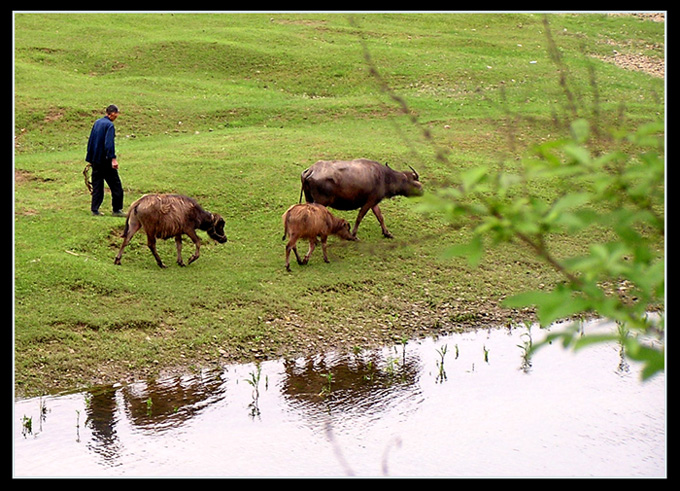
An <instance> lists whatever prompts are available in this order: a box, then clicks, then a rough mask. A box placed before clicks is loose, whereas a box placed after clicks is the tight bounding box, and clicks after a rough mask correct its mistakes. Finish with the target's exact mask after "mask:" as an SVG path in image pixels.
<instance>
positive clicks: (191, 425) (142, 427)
mask: <svg viewBox="0 0 680 491" xmlns="http://www.w3.org/2000/svg"><path fill="white" fill-rule="evenodd" d="M536 331H538V329H537V328H534V329H533V330H532V335H533V337H534V338H536V337H537V336H538V335H540V334H539V333H537V332H536ZM527 340H528V330H527V329H525V328H524V327H522V328H515V329H511V330H510V329H490V330H478V331H473V332H464V333H460V334H454V335H450V336H446V337H441V338H438V339H424V340H420V341H409V342H408V343H407V344H406V345H405V346H402V345H399V346H394V347H389V348H385V349H383V350H378V351H370V352H368V351H364V352H360V353H346V354H340V353H329V354H323V355H319V356H316V357H311V358H305V359H297V360H288V361H286V360H277V361H267V362H263V363H261V364H260V365H259V367H258V366H256V365H254V364H248V365H234V366H227V367H225V368H224V369H222V370H218V371H209V372H202V373H200V374H192V375H187V376H177V377H171V378H167V379H162V380H156V381H147V382H139V383H134V384H130V385H126V386H113V387H97V388H95V389H92V390H90V391H88V392H80V393H74V394H66V395H57V396H49V397H43V398H34V399H26V400H19V401H16V402H15V408H14V423H15V431H14V475H15V476H16V477H23V476H69V477H72V476H73V477H80V476H83V477H85V476H99V477H112V476H119V477H152V476H168V477H215V476H217V477H268V476H271V477H298V476H299V477H317V476H318V477H336V476H338V477H345V476H394V477H400V476H407V477H411V476H423V477H438V476H444V477H513V476H548V477H571V476H575V477H582V476H602V477H619V476H622V477H626V476H641V477H642V476H644V477H665V476H666V424H665V422H666V397H665V376H664V375H663V374H662V375H659V376H656V377H655V378H653V379H652V380H650V381H648V382H645V383H642V382H641V381H640V377H639V367H638V366H637V365H633V364H630V365H628V364H627V363H625V361H624V362H623V363H622V358H621V355H620V350H619V347H618V346H617V345H615V344H612V345H601V346H595V347H591V348H588V349H585V350H582V351H579V352H578V353H576V354H575V353H573V352H570V351H565V350H563V349H562V348H561V347H560V346H547V347H545V348H543V349H541V350H539V351H538V352H537V353H536V354H535V355H534V356H533V357H532V359H531V366H530V367H529V366H528V365H526V364H525V360H524V358H523V354H524V350H523V348H522V346H524V344H525V342H526V341H527ZM442 360H443V365H442ZM258 374H259V379H258ZM24 418H28V419H30V421H31V431H30V432H28V431H27V430H26V428H25V426H24V425H23V424H22V421H23V420H24Z"/></svg>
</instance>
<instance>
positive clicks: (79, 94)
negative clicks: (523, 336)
mask: <svg viewBox="0 0 680 491" xmlns="http://www.w3.org/2000/svg"><path fill="white" fill-rule="evenodd" d="M549 20H550V25H551V31H552V33H553V36H554V38H555V41H556V43H557V45H558V47H559V50H560V53H561V56H562V58H563V60H564V61H565V63H566V64H567V66H568V68H569V74H568V75H569V80H570V84H572V85H571V86H570V87H571V88H572V89H573V90H574V93H575V94H576V96H577V97H578V104H579V111H580V112H581V113H582V114H583V115H585V116H587V117H590V116H593V115H595V114H597V115H598V117H599V124H601V125H602V126H603V127H610V126H613V125H617V126H630V125H634V124H635V123H636V122H640V121H645V120H648V119H654V118H658V117H659V115H660V114H661V115H662V114H663V111H664V108H663V97H664V80H663V78H659V77H656V76H654V75H650V74H649V73H645V72H643V71H640V70H630V69H626V68H622V67H621V66H617V64H615V63H613V62H612V61H614V60H612V56H613V55H612V52H613V49H616V50H617V51H618V52H619V54H620V55H626V54H629V55H631V56H632V55H635V56H636V57H642V59H644V60H646V61H647V62H649V63H652V64H657V65H658V64H659V63H660V62H662V60H663V56H664V24H663V23H657V22H651V21H648V20H644V19H639V18H634V17H623V16H608V15H552V16H550V17H549ZM14 21H15V25H14V40H15V48H14V57H15V59H14V104H15V107H14V122H15V160H14V168H15V182H14V186H15V202H14V206H15V221H14V227H15V258H14V268H15V272H14V281H15V306H14V309H15V310H14V314H15V357H16V359H15V376H16V388H17V391H18V392H19V393H22V394H37V393H41V392H44V391H50V390H56V389H64V388H70V387H75V386H81V385H87V384H92V383H97V382H111V381H124V380H127V379H130V378H133V377H138V376H149V375H153V374H156V373H159V372H161V371H164V370H170V369H173V368H180V369H188V368H191V367H200V366H207V365H215V364H220V363H225V362H228V361H233V360H251V359H256V358H258V359H261V358H264V357H272V356H293V355H295V354H299V353H304V352H307V351H314V350H317V349H324V348H328V347H339V348H342V349H350V348H353V347H367V346H370V345H373V344H376V343H381V342H385V341H395V340H397V341H398V340H402V339H406V338H408V337H410V336H413V335H431V334H436V333H438V332H441V331H444V330H450V329H457V328H463V327H465V326H469V325H489V324H492V325H502V324H503V323H506V322H511V321H513V320H515V319H519V318H521V316H522V315H523V314H522V313H518V312H512V311H504V310H502V309H500V308H499V307H498V302H499V300H500V299H502V298H503V297H504V296H506V295H508V294H511V293H516V292H518V291H522V290H524V289H528V288H537V287H539V286H540V285H541V284H543V285H547V284H551V283H552V282H554V281H556V279H557V277H556V276H555V275H554V273H553V272H552V271H550V270H549V269H547V268H545V267H544V266H543V265H541V263H540V262H539V261H538V260H536V259H535V258H533V257H532V256H531V254H530V253H529V252H528V251H525V250H523V249H521V248H519V247H517V248H513V247H505V248H503V249H499V250H497V251H496V252H494V253H493V254H492V255H490V256H488V257H486V258H485V261H484V262H483V263H482V264H481V265H480V266H479V267H478V268H474V269H473V268H470V267H469V266H468V265H467V263H466V262H465V261H463V260H458V259H455V260H451V259H445V258H443V257H442V254H441V253H442V251H443V250H444V249H445V248H446V246H447V245H449V244H452V243H456V242H461V241H464V240H466V238H467V237H468V233H469V230H468V228H467V227H466V226H465V225H466V224H457V225H456V226H451V225H450V224H448V223H447V222H446V220H445V219H444V218H443V217H440V216H436V215H425V214H423V213H422V212H420V211H418V207H417V204H418V200H417V199H405V198H396V199H394V200H391V201H389V202H385V203H384V204H383V205H382V208H383V213H384V215H385V218H386V221H387V225H388V227H389V228H390V230H391V231H392V233H393V234H394V235H395V237H396V238H395V239H393V240H387V239H384V238H383V237H382V235H381V234H380V229H379V227H378V226H377V221H376V220H375V219H374V218H373V216H372V215H369V216H367V217H366V219H365V220H364V222H363V223H362V225H361V227H360V229H359V236H360V238H361V241H360V242H356V243H348V242H341V241H339V240H334V239H331V240H330V242H329V244H330V245H329V256H330V260H331V263H330V264H324V263H323V261H322V259H321V251H317V252H316V253H315V254H314V255H313V256H312V259H311V261H310V264H309V265H308V266H306V267H298V266H297V265H293V266H292V269H293V271H292V272H291V273H286V272H285V270H284V262H283V261H284V256H283V255H284V243H283V242H282V241H281V234H282V227H281V214H282V213H283V212H284V211H285V210H286V209H287V207H288V206H290V205H291V204H294V203H296V202H297V200H298V197H299V192H300V181H299V175H300V172H301V171H302V170H303V169H305V168H306V167H307V166H309V165H311V164H312V163H314V162H315V161H316V160H319V159H336V158H337V159H340V158H355V157H366V158H372V159H375V160H379V161H381V162H389V163H390V165H391V166H392V167H394V168H397V169H401V168H403V169H406V168H407V167H406V166H407V165H408V164H410V165H412V166H414V167H415V168H416V169H417V170H418V171H419V173H420V174H421V180H422V181H423V184H424V186H425V188H426V189H430V190H432V189H435V188H437V187H439V186H442V185H445V184H447V183H456V182H457V180H458V176H459V174H460V172H461V171H462V170H464V169H466V168H468V167H470V166H474V165H478V164H479V163H482V162H485V163H496V162H498V163H500V162H505V165H516V162H517V159H518V158H519V157H521V156H522V155H523V154H524V152H525V150H526V149H527V147H528V146H529V145H531V144H532V143H535V142H540V141H544V140H546V139H550V138H555V137H557V136H558V135H559V132H560V128H561V126H560V125H559V124H556V123H555V122H556V121H558V122H559V121H565V120H566V117H567V115H566V110H565V101H564V92H563V88H562V87H561V86H560V83H559V74H558V73H557V70H556V66H555V64H554V63H553V62H552V61H551V59H550V53H549V50H548V49H547V47H548V43H547V41H546V35H545V26H544V24H543V17H542V16H541V15H532V14H468V15H462V14H437V15H434V14H433V15H430V14H427V15H425V14H408V15H406V14H361V15H359V14H356V15H353V16H352V18H351V19H350V17H349V16H347V15H343V14H313V15H312V14H305V15H302V14H293V13H277V14H16V15H15V17H14ZM362 43H363V44H362ZM364 46H365V47H366V49H367V50H368V52H369V53H370V56H371V60H372V62H373V63H374V67H375V68H376V69H377V71H378V72H379V73H380V74H381V76H382V77H384V79H385V81H386V82H387V83H388V84H389V86H390V87H391V88H393V89H394V90H395V91H396V93H398V94H399V95H400V96H401V97H403V98H404V100H405V101H406V102H407V104H408V107H409V111H410V115H409V116H415V117H416V118H417V120H418V122H419V124H420V125H421V126H420V127H419V126H416V125H414V124H412V122H411V119H410V117H409V116H407V115H404V114H403V113H402V112H401V110H400V107H399V106H398V105H397V104H395V102H394V101H393V100H391V99H390V97H389V96H388V95H386V94H384V93H383V92H382V91H381V90H380V86H379V84H378V83H377V82H376V79H375V77H373V76H372V75H371V73H370V70H369V66H368V64H367V61H366V59H365V57H364V49H363V47H364ZM592 73H595V77H596V84H595V85H594V84H593V83H592V82H593V76H592ZM593 86H595V87H596V88H597V98H596V97H595V95H594V92H593ZM596 101H597V104H595V102H596ZM111 103H115V104H117V105H118V106H119V107H120V109H121V116H120V117H119V118H118V119H117V120H116V123H115V124H116V129H117V150H118V155H119V162H120V165H121V169H120V174H121V178H122V181H123V185H124V188H125V192H126V196H125V205H126V206H127V205H129V204H130V203H131V202H132V201H134V200H135V199H137V198H138V197H140V196H141V195H142V194H144V193H150V192H177V193H182V194H187V195H190V196H193V197H195V198H196V199H198V201H199V202H200V203H201V204H202V205H203V206H204V207H205V208H207V209H208V210H210V211H214V212H218V213H220V214H222V215H223V216H224V217H225V219H226V221H227V228H226V231H227V235H228V237H229V242H227V243H226V244H217V243H215V242H213V241H211V240H210V239H208V237H207V236H206V235H205V234H202V233H201V237H202V239H203V244H204V245H203V247H202V249H201V252H202V254H201V258H200V259H199V260H198V261H197V262H195V263H193V264H191V265H190V266H188V267H186V268H180V267H178V266H176V265H175V264H174V260H173V257H174V242H173V241H167V242H161V243H159V253H160V255H161V256H162V257H163V258H165V259H166V264H168V265H171V266H170V267H169V268H167V269H165V270H160V269H159V268H158V267H157V266H156V264H155V261H154V260H153V258H152V257H151V254H150V253H149V251H148V249H147V248H146V245H145V242H146V241H145V238H144V234H143V233H140V234H138V235H137V236H136V237H135V238H134V239H133V241H132V243H131V244H130V246H129V247H128V248H127V249H126V252H125V254H124V256H123V260H122V265H121V266H114V264H113V258H114V256H115V254H116V252H117V249H118V247H119V246H120V242H121V240H120V238H119V235H120V233H121V231H122V229H123V225H124V219H121V218H115V217H111V216H105V217H91V216H90V214H89V195H88V193H87V190H86V188H85V185H84V182H83V176H82V174H81V172H82V170H83V167H84V165H85V162H84V156H85V146H86V143H87V138H88V135H89V130H90V127H91V125H92V123H93V121H94V120H95V119H96V118H98V117H100V115H101V114H102V111H103V109H104V107H106V106H107V105H108V104H111ZM594 108H597V109H598V111H597V112H595V111H594ZM519 116H521V117H519ZM423 128H424V129H426V130H428V131H429V132H430V135H431V139H427V138H424V137H423V131H422V129H423ZM442 149H443V150H445V151H446V152H448V153H447V163H443V162H442V161H440V160H438V159H437V158H436V152H437V151H440V150H442ZM545 192H546V193H547V194H550V193H554V192H555V189H554V188H553V187H552V186H551V183H545ZM109 206H110V195H108V194H107V196H106V198H105V201H104V205H103V206H102V210H103V211H107V212H108V211H109V209H108V207H109ZM335 213H336V214H337V215H340V216H343V217H345V218H347V219H348V220H350V221H353V220H354V217H355V216H356V213H355V212H335ZM109 214H110V213H109ZM589 239H590V238H589V237H556V238H555V244H554V247H555V248H556V250H560V248H565V249H568V250H572V249H574V248H579V247H585V246H586V245H587V242H588V240H589ZM191 247H192V246H191V244H190V242H189V241H188V240H186V241H185V248H184V250H185V257H188V255H189V254H190V250H191ZM302 249H303V250H305V249H306V245H302Z"/></svg>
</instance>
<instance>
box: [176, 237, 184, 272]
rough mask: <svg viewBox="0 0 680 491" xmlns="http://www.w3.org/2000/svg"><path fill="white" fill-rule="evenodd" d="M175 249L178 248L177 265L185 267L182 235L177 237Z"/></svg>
mask: <svg viewBox="0 0 680 491" xmlns="http://www.w3.org/2000/svg"><path fill="white" fill-rule="evenodd" d="M175 247H176V248H177V264H179V265H180V266H184V261H183V260H182V235H181V234H180V235H175Z"/></svg>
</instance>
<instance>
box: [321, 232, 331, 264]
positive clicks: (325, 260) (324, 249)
mask: <svg viewBox="0 0 680 491" xmlns="http://www.w3.org/2000/svg"><path fill="white" fill-rule="evenodd" d="M326 240H328V237H325V236H324V237H321V250H322V251H323V261H324V262H325V263H329V262H330V261H329V260H328V254H327V252H326Z"/></svg>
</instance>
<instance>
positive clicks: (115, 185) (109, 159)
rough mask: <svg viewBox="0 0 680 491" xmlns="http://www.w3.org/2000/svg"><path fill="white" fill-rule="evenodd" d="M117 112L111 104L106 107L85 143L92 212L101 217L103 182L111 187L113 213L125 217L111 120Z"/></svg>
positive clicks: (116, 115)
mask: <svg viewBox="0 0 680 491" xmlns="http://www.w3.org/2000/svg"><path fill="white" fill-rule="evenodd" d="M118 114H119V111H118V108H117V107H116V106H115V105H113V104H112V105H110V106H109V107H107V108H106V116H104V117H103V118H101V119H98V120H97V121H95V123H94V125H93V126H92V131H91V132H90V139H89V140H88V142H87V156H86V157H85V160H86V161H87V162H89V163H90V165H91V166H92V204H91V207H90V209H91V211H92V215H95V216H101V215H102V213H101V212H100V211H99V207H100V206H101V204H102V202H103V201H104V181H106V183H107V184H108V185H109V189H110V190H111V205H112V207H113V216H125V213H123V185H122V183H121V182H120V177H119V176H118V160H116V145H115V138H116V129H115V127H114V126H113V122H114V121H115V120H116V118H117V117H118Z"/></svg>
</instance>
